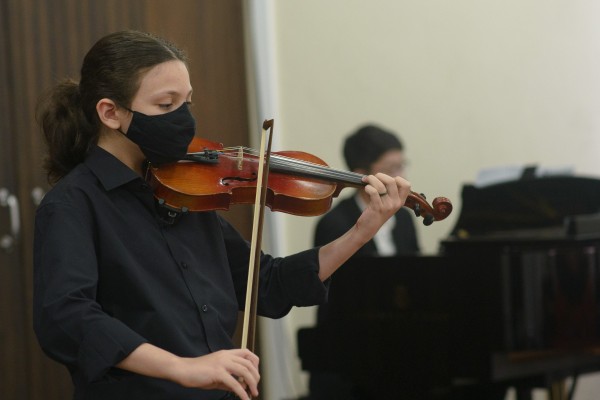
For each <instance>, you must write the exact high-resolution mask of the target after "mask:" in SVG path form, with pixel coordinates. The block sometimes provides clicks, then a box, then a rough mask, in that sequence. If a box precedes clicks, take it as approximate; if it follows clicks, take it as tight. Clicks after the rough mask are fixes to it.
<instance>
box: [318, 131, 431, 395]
mask: <svg viewBox="0 0 600 400" xmlns="http://www.w3.org/2000/svg"><path fill="white" fill-rule="evenodd" d="M344 159H345V161H346V164H347V165H348V169H349V170H351V171H353V172H357V173H360V174H363V175H369V174H376V173H384V174H386V175H389V176H399V177H404V173H405V169H406V158H405V155H404V146H403V145H402V142H401V141H400V139H399V138H398V137H397V136H396V135H395V134H393V133H392V132H389V131H387V130H385V129H383V128H381V127H379V126H376V125H372V124H369V125H364V126H362V127H360V128H359V129H358V130H356V131H355V132H354V133H352V134H351V135H350V136H348V137H347V138H346V140H345V142H344ZM369 202H370V198H369V197H368V196H365V194H364V193H363V191H361V190H356V192H355V193H353V194H352V195H351V196H349V197H347V198H345V199H342V200H340V201H339V202H338V204H337V205H336V206H335V207H334V208H333V209H331V210H330V211H329V212H328V213H327V214H325V215H324V216H323V217H321V219H320V220H319V221H318V223H317V227H316V230H315V235H314V245H315V246H322V245H324V244H326V243H328V242H330V241H332V240H335V239H336V238H338V237H340V236H341V235H343V234H344V232H346V231H347V230H348V229H351V227H352V226H353V224H354V223H353V221H355V220H356V218H357V217H358V216H360V215H361V213H362V212H363V210H364V209H366V208H367V207H368V205H369ZM419 251H420V250H419V242H418V239H417V234H416V230H415V225H414V219H413V216H412V212H411V211H409V210H408V209H407V208H405V207H403V208H401V209H399V210H398V211H397V212H396V214H395V215H394V216H393V217H392V218H390V219H389V220H387V221H386V222H385V223H384V224H383V226H381V228H380V229H379V231H378V232H377V233H376V234H375V236H374V237H373V239H371V240H370V241H368V242H367V243H366V244H365V245H364V246H362V247H361V248H360V249H359V250H358V251H357V252H356V253H355V255H354V257H360V256H381V257H389V256H396V255H417V254H419ZM328 313H329V307H328V305H327V304H323V305H320V306H319V309H318V311H317V326H320V325H323V324H324V323H326V321H327V319H328V317H329V316H328ZM309 390H310V395H309V399H310V400H326V399H328V400H330V399H345V400H362V399H364V398H368V397H365V395H364V394H360V393H357V390H356V389H355V387H354V384H353V382H352V380H351V379H350V378H349V377H347V376H345V375H343V374H341V373H338V372H336V371H312V372H311V375H310V380H309Z"/></svg>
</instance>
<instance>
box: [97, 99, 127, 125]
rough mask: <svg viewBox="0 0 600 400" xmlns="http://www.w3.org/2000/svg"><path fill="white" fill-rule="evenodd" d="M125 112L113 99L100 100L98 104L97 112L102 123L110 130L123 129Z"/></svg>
mask: <svg viewBox="0 0 600 400" xmlns="http://www.w3.org/2000/svg"><path fill="white" fill-rule="evenodd" d="M123 111H124V110H123V108H122V107H118V106H117V104H116V103H115V102H114V101H112V100H111V99H106V98H104V99H100V100H99V101H98V103H96V112H97V113H98V117H99V118H100V121H101V122H102V123H103V124H104V125H106V126H107V127H108V128H110V129H120V128H121V126H122V125H123V122H124V118H125V113H124V112H123ZM121 130H123V129H121ZM124 131H126V130H124Z"/></svg>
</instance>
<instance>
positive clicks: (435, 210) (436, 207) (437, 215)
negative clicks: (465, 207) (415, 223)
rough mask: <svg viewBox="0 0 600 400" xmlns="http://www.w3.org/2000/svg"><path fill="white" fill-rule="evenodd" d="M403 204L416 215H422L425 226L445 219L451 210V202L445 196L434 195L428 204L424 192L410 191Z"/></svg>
mask: <svg viewBox="0 0 600 400" xmlns="http://www.w3.org/2000/svg"><path fill="white" fill-rule="evenodd" d="M404 206H405V207H408V208H410V209H412V210H413V211H414V212H415V215H416V216H417V217H423V225H426V226H429V225H431V224H432V223H433V221H441V220H443V219H445V218H446V217H447V216H448V215H450V213H451V212H452V203H451V202H450V200H449V199H447V198H446V197H436V198H435V199H433V202H432V205H429V203H428V202H427V200H426V198H425V195H424V194H422V193H421V194H418V193H415V192H410V194H409V195H408V197H407V198H406V202H405V203H404Z"/></svg>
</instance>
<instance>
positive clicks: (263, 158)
mask: <svg viewBox="0 0 600 400" xmlns="http://www.w3.org/2000/svg"><path fill="white" fill-rule="evenodd" d="M267 130H268V131H269V140H268V144H267V145H266V149H265V141H266V136H267ZM272 138H273V120H272V119H270V120H266V121H265V122H264V123H263V127H262V134H261V139H260V155H259V159H258V177H257V178H258V180H257V183H256V197H255V200H254V218H253V221H252V242H251V245H250V260H249V265H248V284H247V287H246V306H245V310H244V320H243V325H242V343H241V348H242V349H248V350H250V351H252V352H254V345H255V341H256V308H257V302H258V277H259V272H260V255H261V243H262V232H263V222H264V215H265V203H266V199H267V184H268V180H269V161H270V157H271V142H272V140H271V139H272Z"/></svg>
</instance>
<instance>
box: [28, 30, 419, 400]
mask: <svg viewBox="0 0 600 400" xmlns="http://www.w3.org/2000/svg"><path fill="white" fill-rule="evenodd" d="M191 100H192V86H191V84H190V79H189V74H188V69H187V66H186V58H185V56H184V54H183V53H182V51H181V50H179V49H178V48H176V47H175V46H173V45H172V44H170V43H168V42H167V41H165V40H163V39H161V38H158V37H155V36H152V35H150V34H146V33H141V32H135V31H125V32H117V33H113V34H110V35H108V36H106V37H104V38H102V39H100V40H99V41H98V42H97V43H96V44H95V45H94V46H93V47H92V48H91V49H90V51H89V52H88V53H87V55H86V56H85V58H84V60H83V65H82V68H81V77H80V81H79V82H74V81H70V80H66V81H63V82H61V83H59V84H58V85H57V86H56V87H55V88H54V89H53V90H52V91H51V93H50V94H49V95H48V96H47V97H46V98H45V99H43V101H42V102H41V103H40V109H39V113H38V118H39V121H40V124H41V126H42V130H43V133H44V136H45V139H46V142H47V146H48V155H47V159H46V169H47V173H48V177H49V180H50V181H51V182H52V183H53V184H54V187H53V188H52V190H50V191H49V192H48V194H47V195H46V196H45V198H44V200H43V202H42V204H41V205H40V206H39V208H38V210H37V214H36V229H35V243H34V268H35V282H34V320H35V321H34V327H35V331H36V335H37V337H38V340H39V342H40V344H41V346H42V348H43V349H44V351H45V352H46V353H47V354H48V355H49V356H50V357H52V358H53V359H55V360H57V361H59V362H61V363H63V364H64V365H66V367H67V368H68V369H69V371H70V373H71V375H72V379H73V382H74V386H75V394H74V398H75V399H107V398H118V399H121V398H127V399H134V398H139V399H220V398H223V397H224V396H225V395H226V392H233V393H235V394H236V395H237V396H239V397H240V398H241V399H248V398H250V396H257V395H258V391H257V385H258V382H259V379H260V375H259V369H258V364H259V360H258V357H257V356H256V355H254V354H253V353H252V352H250V351H248V350H244V349H234V348H233V344H232V335H233V333H234V331H235V324H236V320H237V313H238V310H240V309H243V307H244V303H243V300H244V295H245V291H246V278H247V274H248V272H247V268H248V259H249V253H250V249H249V245H248V243H247V242H246V241H245V240H244V239H243V238H242V237H241V236H240V235H239V234H238V233H237V232H236V231H235V229H234V228H233V227H232V226H231V225H230V224H229V223H227V221H225V220H224V219H223V218H221V217H220V216H219V215H218V214H216V213H215V212H212V211H207V212H194V213H187V214H183V215H182V216H181V217H180V218H179V219H178V220H177V221H175V222H173V221H170V222H171V223H169V222H167V221H165V219H164V218H163V216H162V215H161V212H160V210H159V208H157V205H156V201H155V199H154V196H153V193H152V191H151V189H150V188H149V186H148V185H147V184H146V182H145V181H144V179H143V176H144V168H145V165H147V164H148V163H150V164H152V165H160V164H161V163H168V162H174V161H177V160H179V159H181V158H183V157H184V156H185V154H186V151H187V146H188V144H189V143H190V141H191V140H192V138H193V136H194V134H195V121H194V118H193V117H192V115H191V113H190V110H189V103H190V102H191ZM364 181H365V183H366V186H365V188H364V190H365V192H366V193H367V194H368V196H369V205H368V207H367V208H366V209H365V210H364V212H363V213H362V215H361V216H360V218H359V219H358V220H357V221H356V224H355V225H354V226H353V227H352V228H351V229H350V230H349V231H347V232H346V233H345V234H344V235H343V236H341V237H340V238H338V239H336V240H335V241H333V242H331V243H329V244H326V245H324V246H322V247H320V248H313V249H309V250H306V251H304V252H301V253H298V254H294V255H291V256H288V257H283V258H274V257H271V256H269V255H267V254H263V255H262V256H261V259H260V285H259V303H258V312H259V314H260V315H263V316H266V317H271V318H280V317H283V316H284V315H286V314H287V313H288V312H289V310H290V309H291V307H292V306H309V305H316V304H321V303H323V302H325V300H326V298H327V288H328V284H327V279H328V278H329V277H330V276H331V275H332V274H333V273H334V271H335V270H336V269H337V268H338V267H339V266H340V265H342V264H343V263H344V262H345V261H346V260H347V259H348V258H349V257H350V256H351V255H352V254H353V253H354V252H355V251H357V250H358V249H359V248H360V247H361V246H362V245H363V244H364V243H366V242H368V241H369V240H370V239H371V238H372V237H373V236H374V234H375V233H376V232H377V230H378V229H379V227H381V226H382V224H383V223H384V222H385V221H386V220H387V219H388V218H390V217H391V216H392V215H394V214H395V212H396V211H397V210H398V209H399V208H400V207H402V205H403V204H404V202H405V200H406V198H407V196H408V194H409V193H410V185H409V183H408V182H407V181H406V180H404V179H402V178H399V177H397V178H391V177H389V176H387V175H384V174H377V175H376V176H372V175H370V176H367V177H365V178H364Z"/></svg>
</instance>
